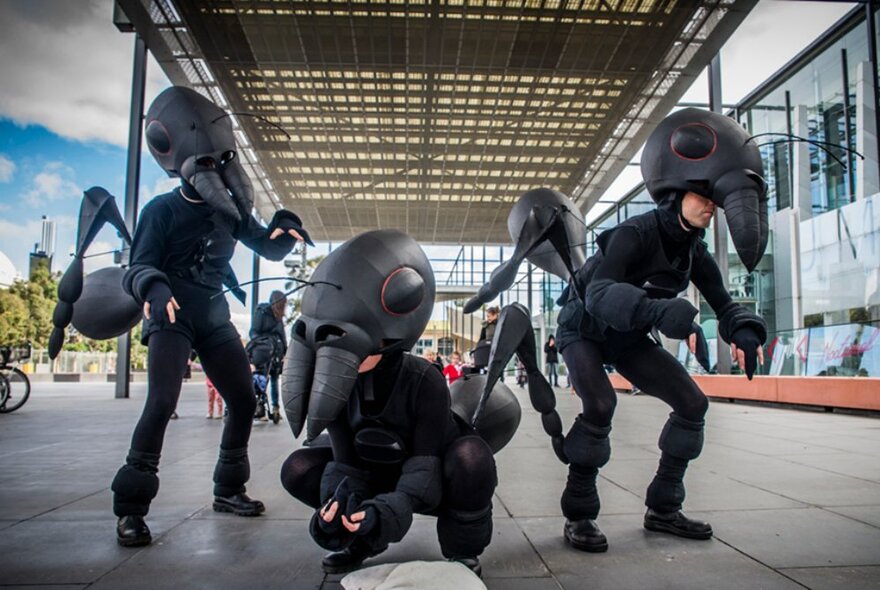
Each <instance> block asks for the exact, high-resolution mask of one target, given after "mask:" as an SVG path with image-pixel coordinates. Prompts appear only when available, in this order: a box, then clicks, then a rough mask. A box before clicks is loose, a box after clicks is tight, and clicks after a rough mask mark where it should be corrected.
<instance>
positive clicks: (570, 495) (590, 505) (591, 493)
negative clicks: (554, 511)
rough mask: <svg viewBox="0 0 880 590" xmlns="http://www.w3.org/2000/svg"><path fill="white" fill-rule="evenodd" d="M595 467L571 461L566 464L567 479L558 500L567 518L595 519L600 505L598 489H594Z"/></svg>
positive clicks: (596, 472) (596, 474)
mask: <svg viewBox="0 0 880 590" xmlns="http://www.w3.org/2000/svg"><path fill="white" fill-rule="evenodd" d="M598 476H599V470H598V468H596V467H581V466H580V465H576V464H574V463H572V464H571V465H569V466H568V481H567V482H566V484H565V491H563V492H562V498H561V499H560V500H559V504H560V507H561V508H562V514H563V515H564V516H565V518H567V519H568V520H584V519H587V518H589V519H595V518H596V517H597V516H598V515H599V509H600V507H601V505H600V503H599V490H597V489H596V478H597V477H598Z"/></svg>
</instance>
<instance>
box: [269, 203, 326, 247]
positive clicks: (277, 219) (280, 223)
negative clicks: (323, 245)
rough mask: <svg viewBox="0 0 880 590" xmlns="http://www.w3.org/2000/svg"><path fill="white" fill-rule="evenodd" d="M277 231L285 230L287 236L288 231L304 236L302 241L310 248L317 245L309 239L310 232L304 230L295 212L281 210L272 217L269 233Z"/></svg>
mask: <svg viewBox="0 0 880 590" xmlns="http://www.w3.org/2000/svg"><path fill="white" fill-rule="evenodd" d="M276 229H280V230H283V231H284V233H285V234H287V230H291V229H292V230H295V231H296V233H298V234H299V235H301V236H302V239H303V241H304V242H305V243H306V244H308V245H309V246H314V245H315V243H314V242H312V239H311V238H310V237H309V232H307V231H306V230H305V229H304V228H303V224H302V220H301V219H300V218H299V216H298V215H297V214H296V213H294V212H293V211H288V210H287V209H280V210H278V211H276V212H275V215H273V216H272V221H271V223H269V233H270V234H271V233H272V232H273V231H274V230H276ZM287 235H289V234H287Z"/></svg>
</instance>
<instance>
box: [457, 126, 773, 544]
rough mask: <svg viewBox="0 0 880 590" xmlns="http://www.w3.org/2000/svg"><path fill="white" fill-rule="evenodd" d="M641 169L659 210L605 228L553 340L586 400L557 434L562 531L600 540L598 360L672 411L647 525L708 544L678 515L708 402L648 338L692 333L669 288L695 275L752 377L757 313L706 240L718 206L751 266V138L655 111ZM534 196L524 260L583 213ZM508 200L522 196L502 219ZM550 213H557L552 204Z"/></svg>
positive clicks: (576, 277)
mask: <svg viewBox="0 0 880 590" xmlns="http://www.w3.org/2000/svg"><path fill="white" fill-rule="evenodd" d="M641 169H642V175H643V177H644V180H645V183H646V185H647V189H648V191H649V193H650V194H651V196H652V198H653V199H654V200H655V201H656V202H657V209H655V210H653V211H649V212H647V213H645V214H642V215H639V216H636V217H633V218H631V219H628V220H627V221H624V222H623V223H621V224H619V225H618V226H616V227H614V228H612V229H609V230H607V231H605V232H603V233H602V234H601V235H600V236H599V237H598V238H597V244H598V252H597V253H596V254H595V255H594V256H592V257H591V258H589V259H588V260H586V262H585V263H583V265H582V266H580V268H579V269H578V270H577V271H576V272H574V273H572V276H570V277H569V285H568V287H567V289H566V290H565V291H564V292H563V294H562V296H561V297H560V300H559V303H560V304H564V306H563V308H562V310H561V311H560V313H559V319H558V329H557V336H556V340H557V343H558V346H559V349H560V351H561V352H562V356H563V358H564V359H565V363H566V366H568V368H569V371H570V376H571V383H572V385H573V387H574V389H575V391H576V392H577V394H578V396H579V397H580V398H581V401H582V405H583V411H582V413H581V414H580V415H579V416H578V417H577V418H576V420H575V423H574V425H573V427H572V428H571V430H570V431H569V433H568V435H567V436H566V438H565V444H564V451H565V455H566V457H567V458H568V459H569V461H570V465H569V474H568V481H567V485H566V488H565V491H564V493H563V495H562V500H561V505H562V512H563V514H564V515H565V517H566V523H565V527H564V536H565V539H566V540H567V541H568V542H569V543H570V544H571V545H572V546H573V547H575V548H576V549H580V550H583V551H591V552H602V551H606V550H607V548H608V542H607V539H606V537H605V535H604V534H603V533H602V531H601V530H600V529H599V527H598V526H597V524H596V518H597V516H598V515H599V508H600V503H599V495H598V492H597V488H596V479H597V476H598V472H599V469H600V468H601V467H602V466H604V465H605V464H606V463H607V462H608V460H609V458H610V456H611V445H610V441H609V434H610V432H611V421H612V417H613V415H614V409H615V405H616V403H617V402H616V395H615V392H614V389H613V388H612V386H611V383H610V381H609V380H608V376H607V374H606V372H605V369H604V365H605V364H611V365H613V366H614V367H615V368H616V369H617V370H618V371H619V372H620V374H621V375H623V376H624V377H626V378H627V379H628V380H629V381H631V382H632V383H633V385H635V386H636V387H638V388H639V389H641V390H642V391H643V392H645V393H647V394H649V395H652V396H654V397H657V398H659V399H661V400H663V401H664V402H666V403H667V404H668V405H669V406H671V408H672V413H671V414H670V416H669V419H668V420H667V422H666V424H665V425H664V426H663V429H662V432H661V434H660V439H659V447H660V450H661V457H660V464H659V467H658V469H657V473H656V475H655V477H654V479H653V481H652V482H651V484H650V486H649V487H648V490H647V494H646V498H645V504H646V505H647V508H648V510H647V513H646V514H645V519H644V526H645V528H647V529H649V530H652V531H658V532H665V533H671V534H674V535H679V536H682V537H687V538H693V539H708V538H710V537H711V536H712V528H711V526H710V525H709V524H708V523H705V522H700V521H698V520H694V519H691V518H688V517H687V516H686V515H685V514H684V513H683V512H682V511H681V509H682V503H683V501H684V498H685V489H684V483H683V479H684V474H685V470H686V468H687V465H688V463H689V461H692V460H694V459H696V458H697V457H698V456H699V454H700V451H701V449H702V446H703V425H704V416H705V414H706V411H707V409H708V401H707V399H706V396H705V395H704V394H703V392H702V391H700V389H699V387H698V386H697V385H696V383H694V381H693V380H692V379H691V378H690V376H689V375H688V373H687V371H686V370H685V369H684V367H683V366H682V365H681V364H680V363H679V362H678V361H677V360H676V359H675V358H674V357H673V356H672V355H670V354H669V353H667V352H666V351H665V350H664V349H663V348H662V347H661V346H659V345H658V344H657V342H656V341H654V340H653V339H651V338H649V337H648V333H649V332H650V330H651V329H652V327H656V328H657V329H659V331H660V332H662V333H663V334H665V335H666V336H669V337H671V338H677V339H688V338H689V336H691V334H693V333H694V331H695V330H696V329H697V325H696V324H695V323H694V318H695V317H696V315H697V313H698V312H697V309H696V308H694V306H693V305H691V304H690V302H688V301H687V300H686V299H683V298H679V297H678V294H679V293H681V292H682V291H684V290H685V289H686V288H687V286H688V282H689V281H693V283H694V285H695V286H696V287H697V288H698V289H699V290H700V292H701V293H702V294H703V296H704V297H705V298H706V300H707V301H708V303H709V305H710V306H711V307H712V309H713V310H714V311H715V313H716V314H717V317H718V333H719V335H720V336H721V338H723V339H724V340H725V341H726V342H728V343H730V344H731V347H732V351H733V353H734V355H735V357H736V360H737V362H738V364H739V366H740V368H742V369H743V370H744V371H745V373H746V375H747V376H748V378H749V379H751V377H752V375H753V374H754V371H755V369H756V366H757V363H758V362H763V352H762V345H763V343H764V342H765V340H766V337H767V335H766V324H765V323H764V321H763V319H762V318H760V317H759V316H757V315H755V314H754V313H752V312H750V311H748V310H747V309H746V308H744V307H743V306H741V305H739V304H737V303H734V302H733V301H732V300H731V298H730V295H729V294H728V293H727V291H726V289H725V288H724V283H723V280H722V277H721V274H720V272H719V270H718V266H717V264H716V263H715V261H714V259H713V258H712V256H711V255H710V254H709V253H708V251H707V249H706V244H705V242H704V241H703V240H702V238H703V235H704V229H705V228H706V227H708V225H709V223H710V221H711V219H712V215H713V213H714V212H715V209H716V208H717V207H720V208H722V209H723V210H724V213H725V218H726V220H727V223H728V226H729V228H730V233H731V235H732V238H733V242H734V245H735V247H736V250H737V253H738V255H739V257H740V259H741V260H742V261H743V263H744V264H745V266H746V268H747V269H748V270H749V271H752V270H753V269H754V268H755V266H756V265H757V264H758V262H759V260H760V258H761V256H762V255H763V252H764V249H765V247H766V244H767V236H768V228H767V203H766V196H765V190H766V189H765V184H764V181H763V178H762V174H763V167H762V163H761V158H760V154H759V152H758V148H757V146H756V144H755V143H754V142H753V141H750V139H749V137H748V135H747V134H746V133H745V131H744V130H743V129H742V128H741V127H739V126H738V125H737V124H736V122H735V121H733V120H732V119H729V118H727V117H724V116H721V115H717V114H714V113H710V112H706V111H701V110H698V109H685V110H683V111H679V112H677V113H674V114H672V115H670V116H669V117H667V118H666V119H664V120H663V121H662V122H661V123H660V124H659V126H658V127H657V128H656V129H655V131H654V132H653V133H652V135H651V136H650V137H649V139H648V142H647V144H646V147H645V150H644V155H643V157H642V164H641ZM540 191H543V193H544V194H545V197H544V198H543V199H541V200H542V202H541V203H536V204H534V206H533V207H532V211H531V213H529V214H528V216H527V220H526V222H525V223H524V224H523V228H524V230H523V231H522V233H521V234H520V235H517V236H514V241H515V242H516V244H517V248H516V251H515V252H514V255H515V257H516V256H517V254H518V255H519V256H520V259H519V260H521V257H522V256H525V257H527V258H528V259H529V260H531V259H532V258H531V257H532V254H531V253H534V252H539V251H540V248H538V247H536V244H541V245H542V247H544V248H546V246H547V245H548V242H549V243H552V245H553V247H554V248H555V249H557V250H559V249H560V246H564V245H565V244H566V243H567V244H572V243H574V242H572V241H571V240H572V238H573V237H574V236H573V235H572V234H571V232H562V231H560V230H559V229H554V228H561V227H562V226H561V224H560V223H559V221H558V219H559V217H561V216H562V215H563V214H569V213H570V214H571V215H572V216H579V213H576V212H572V211H573V210H572V207H571V206H570V205H569V204H567V203H566V202H567V201H568V199H567V198H566V197H564V195H560V194H559V193H554V192H553V191H548V190H546V189H538V190H537V191H530V193H537V192H540ZM530 193H526V195H524V197H523V198H522V199H521V202H522V201H523V199H525V198H526V197H527V196H529V195H530ZM554 194H555V195H556V197H555V199H554V197H553V195H554ZM532 200H534V198H533V199H532ZM554 201H559V202H558V203H554ZM517 207H520V203H518V204H517V205H516V206H515V207H514V212H512V213H511V218H513V217H514V213H515V212H516V209H517ZM548 208H549V209H550V210H551V212H552V211H554V210H555V211H557V212H559V213H548V212H547V210H548ZM522 218H523V214H522V213H521V214H520V215H519V217H518V219H522ZM563 233H564V234H565V235H564V236H563ZM580 243H582V242H580ZM562 253H567V250H563V251H562ZM510 262H515V264H519V262H518V261H516V260H514V261H510ZM505 264H508V263H505ZM504 266H505V265H502V266H501V267H499V268H498V269H496V272H493V275H492V280H491V281H490V282H489V283H487V285H485V286H484V288H483V289H481V292H480V294H478V296H477V298H475V299H478V298H480V297H482V298H483V300H487V298H491V297H494V296H495V293H497V292H498V291H500V290H502V289H504V288H507V284H508V283H509V282H512V281H511V280H510V277H509V276H508V275H511V274H512V271H510V270H509V269H506V268H504ZM496 273H497V274H496ZM478 304H479V301H474V302H472V304H471V305H469V307H470V308H473V307H474V306H475V305H478ZM465 309H466V310H467V309H468V306H466V308H465Z"/></svg>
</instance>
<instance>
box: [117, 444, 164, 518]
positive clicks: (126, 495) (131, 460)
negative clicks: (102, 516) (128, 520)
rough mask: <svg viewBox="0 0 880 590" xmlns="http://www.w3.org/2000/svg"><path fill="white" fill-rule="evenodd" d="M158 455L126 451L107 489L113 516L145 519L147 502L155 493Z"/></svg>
mask: <svg viewBox="0 0 880 590" xmlns="http://www.w3.org/2000/svg"><path fill="white" fill-rule="evenodd" d="M158 471H159V455H158V454H157V453H141V452H138V451H129V453H128V457H127V458H126V460H125V465H123V466H122V467H121V468H120V469H119V471H117V472H116V477H114V478H113V484H112V485H111V486H110V489H111V490H112V491H113V513H114V514H115V515H116V516H119V517H122V516H146V515H147V512H149V511H150V502H152V500H153V498H155V497H156V494H157V493H158V492H159V477H158V476H157V475H156V474H157V473H158Z"/></svg>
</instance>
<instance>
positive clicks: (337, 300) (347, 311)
mask: <svg viewBox="0 0 880 590" xmlns="http://www.w3.org/2000/svg"><path fill="white" fill-rule="evenodd" d="M310 285H311V286H310V287H309V289H308V290H307V291H306V293H305V294H304V297H303V300H302V316H301V317H300V318H299V319H298V320H297V321H296V322H295V324H294V326H293V333H292V338H291V344H290V348H289V349H288V353H287V358H286V359H285V362H284V371H283V374H282V397H283V401H284V409H285V413H286V415H287V419H288V422H289V424H290V426H291V428H292V430H293V433H294V435H295V436H299V434H300V432H301V431H302V429H303V426H304V423H305V422H306V418H308V425H307V427H306V432H307V439H308V441H314V442H311V443H310V444H311V446H309V447H305V448H302V449H299V450H297V451H295V452H294V453H292V454H291V455H290V457H288V459H287V460H286V461H285V462H284V465H283V466H282V469H281V481H282V484H283V485H284V488H285V489H286V490H287V491H288V492H289V493H290V494H291V495H292V496H294V497H295V498H297V499H298V500H300V501H302V502H304V503H305V504H307V505H309V506H312V507H313V508H315V509H316V512H315V514H314V516H313V518H312V520H311V524H310V527H309V530H310V533H311V535H312V537H313V538H314V540H315V542H317V543H318V544H319V545H320V546H322V547H324V548H326V549H329V550H330V551H331V553H329V554H328V555H327V556H326V557H325V558H324V560H323V568H324V570H325V571H326V572H328V573H342V572H347V571H350V570H353V569H356V568H358V567H359V566H360V564H361V563H362V562H363V561H364V560H365V559H366V558H368V557H370V556H373V555H377V554H379V553H381V552H382V551H384V550H385V549H386V548H387V547H388V545H389V543H394V542H397V541H400V540H401V539H402V538H403V537H404V535H405V534H406V533H407V531H408V530H409V528H410V525H411V524H412V520H413V514H414V513H421V514H431V515H436V516H437V534H438V537H439V541H440V547H441V550H442V553H443V555H444V557H446V558H447V559H449V560H455V561H459V562H461V563H462V564H464V565H466V566H467V567H469V568H471V570H473V571H474V572H476V573H477V574H479V573H480V563H479V555H480V554H481V553H482V552H483V550H484V549H485V548H486V546H488V544H489V541H490V540H491V537H492V494H493V492H494V490H495V486H496V484H497V480H496V472H495V461H494V458H493V455H492V450H491V449H490V447H489V446H488V445H487V443H486V442H485V441H484V439H483V438H481V437H480V436H478V435H476V434H475V431H473V430H472V429H471V428H470V427H469V426H468V425H467V423H466V421H464V420H462V419H460V418H459V417H458V416H456V415H455V414H453V412H452V411H450V396H449V390H448V388H447V386H446V381H445V379H444V377H443V375H442V374H441V372H440V371H439V370H437V368H436V367H435V366H434V365H432V364H431V363H429V362H428V361H427V360H425V359H422V358H419V357H416V356H414V355H411V354H409V353H408V352H407V351H409V350H410V349H411V348H412V347H413V346H414V344H415V343H416V340H417V339H418V338H419V336H420V335H421V334H422V332H423V331H424V329H425V326H426V325H427V322H428V320H429V318H430V316H431V311H432V309H433V305H434V297H435V287H434V276H433V272H432V270H431V266H430V264H429V262H428V259H427V257H426V256H425V254H424V252H423V251H422V250H421V248H419V246H418V244H417V243H416V242H415V241H414V240H412V238H410V237H409V236H407V235H406V234H403V233H401V232H398V231H393V230H382V231H373V232H368V233H365V234H362V235H360V236H358V237H355V238H353V239H352V240H350V241H349V242H347V243H345V244H343V245H342V246H341V247H340V248H338V249H337V250H335V251H334V252H332V253H331V254H330V255H329V256H328V257H327V258H326V259H325V260H324V261H323V262H322V263H321V264H320V265H319V266H318V268H317V269H316V270H315V273H314V275H313V276H312V279H311V281H310ZM474 393H476V394H477V395H479V390H475V391H474ZM514 401H515V400H514ZM516 410H517V411H518V410H519V406H518V405H517V407H516ZM518 421H519V415H518V414H517V415H516V419H515V421H514V422H515V423H514V424H513V425H512V428H513V429H515V427H516V423H518ZM325 428H326V430H327V434H328V435H329V442H330V445H329V446H321V443H322V439H324V438H325V436H321V438H319V439H317V440H314V439H315V438H316V437H317V436H318V435H319V434H320V433H321V432H322V431H323V430H324V429H325ZM512 434H513V432H512V430H511V431H510V432H509V435H512ZM509 438H510V436H507V437H506V439H505V440H509Z"/></svg>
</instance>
